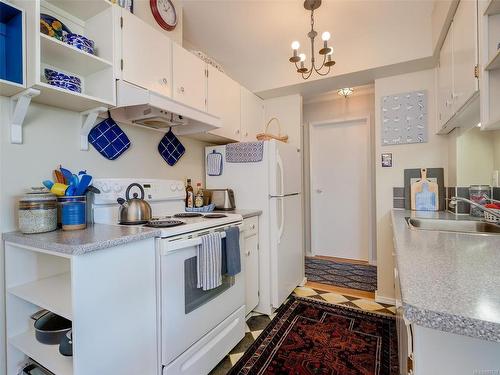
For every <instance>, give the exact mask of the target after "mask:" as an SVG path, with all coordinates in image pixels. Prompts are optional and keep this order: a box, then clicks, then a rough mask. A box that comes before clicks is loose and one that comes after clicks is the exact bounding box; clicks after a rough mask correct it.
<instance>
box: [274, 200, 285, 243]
mask: <svg viewBox="0 0 500 375" xmlns="http://www.w3.org/2000/svg"><path fill="white" fill-rule="evenodd" d="M276 204H279V205H280V206H281V210H280V211H281V218H280V224H279V227H278V244H279V243H281V237H283V230H284V229H285V204H284V202H283V199H276Z"/></svg>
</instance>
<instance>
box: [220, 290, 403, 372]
mask: <svg viewBox="0 0 500 375" xmlns="http://www.w3.org/2000/svg"><path fill="white" fill-rule="evenodd" d="M398 372H399V368H398V354H397V334H396V321H395V318H394V317H392V316H388V315H381V314H374V313H370V312H364V311H361V310H359V309H352V308H349V307H344V306H338V305H332V304H328V303H325V302H320V301H315V300H311V299H305V298H297V297H291V298H290V300H289V301H288V302H287V303H286V304H284V305H283V306H282V307H281V308H280V309H279V310H278V313H277V314H276V317H275V318H274V319H273V320H272V321H271V323H270V324H269V325H268V326H267V327H266V328H265V329H264V331H263V332H262V334H260V335H259V337H258V338H257V340H256V341H255V342H254V343H253V344H252V345H251V347H250V348H249V349H248V350H247V351H246V352H245V354H243V356H242V357H241V358H240V359H239V361H238V362H237V363H236V365H235V366H234V367H233V368H232V369H231V370H230V372H229V374H231V375H236V374H238V375H242V374H249V375H257V374H267V375H273V374H295V375H306V374H342V375H397V374H398Z"/></svg>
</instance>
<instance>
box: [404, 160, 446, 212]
mask: <svg viewBox="0 0 500 375" xmlns="http://www.w3.org/2000/svg"><path fill="white" fill-rule="evenodd" d="M410 194H411V209H412V210H418V211H437V210H438V209H439V187H438V184H437V183H436V182H434V181H431V180H429V179H428V178H427V169H426V168H422V169H420V179H419V180H417V181H415V182H414V183H412V184H411V190H410Z"/></svg>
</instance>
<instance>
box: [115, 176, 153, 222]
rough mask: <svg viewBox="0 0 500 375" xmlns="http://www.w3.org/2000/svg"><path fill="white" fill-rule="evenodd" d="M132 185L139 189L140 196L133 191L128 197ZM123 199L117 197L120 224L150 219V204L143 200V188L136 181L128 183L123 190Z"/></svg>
mask: <svg viewBox="0 0 500 375" xmlns="http://www.w3.org/2000/svg"><path fill="white" fill-rule="evenodd" d="M134 186H136V187H138V188H139V190H140V191H141V197H140V198H138V194H137V193H134V194H133V195H132V198H130V189H132V188H133V187H134ZM125 198H126V199H127V200H125V199H123V198H118V199H117V202H118V203H119V204H120V214H119V217H120V221H119V222H120V224H125V225H127V224H128V225H133V224H146V223H147V222H148V221H150V220H151V206H150V205H149V203H148V202H146V201H145V200H144V189H143V187H142V186H141V185H140V184H138V183H133V184H130V185H129V186H128V187H127V190H126V192H125Z"/></svg>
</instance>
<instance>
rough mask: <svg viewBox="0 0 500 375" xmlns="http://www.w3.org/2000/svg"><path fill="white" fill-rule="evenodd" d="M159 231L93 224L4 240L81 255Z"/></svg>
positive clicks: (16, 234)
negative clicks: (69, 229)
mask: <svg viewBox="0 0 500 375" xmlns="http://www.w3.org/2000/svg"><path fill="white" fill-rule="evenodd" d="M160 233H161V231H160V230H158V229H152V228H144V227H128V226H119V225H104V224H94V225H89V226H88V227H87V229H83V230H75V231H66V232H65V231H62V230H56V231H53V232H47V233H38V234H23V233H21V232H9V233H4V234H3V235H2V239H3V240H4V241H7V242H12V243H15V244H19V245H25V246H32V247H37V248H40V249H44V250H49V251H54V252H58V253H64V254H68V255H82V254H86V253H90V252H92V251H96V250H102V249H106V248H109V247H113V246H118V245H123V244H126V243H129V242H133V241H140V240H144V239H147V238H151V237H156V236H159V235H160Z"/></svg>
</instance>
